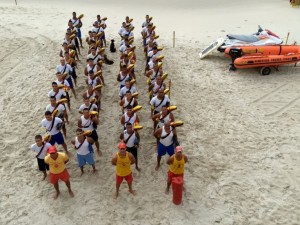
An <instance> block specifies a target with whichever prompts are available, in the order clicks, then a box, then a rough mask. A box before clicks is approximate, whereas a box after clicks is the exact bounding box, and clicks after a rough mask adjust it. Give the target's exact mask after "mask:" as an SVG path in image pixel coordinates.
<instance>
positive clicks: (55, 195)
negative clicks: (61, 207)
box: [53, 192, 59, 200]
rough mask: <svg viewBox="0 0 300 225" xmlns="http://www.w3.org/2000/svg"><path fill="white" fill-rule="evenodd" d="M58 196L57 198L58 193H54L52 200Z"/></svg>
mask: <svg viewBox="0 0 300 225" xmlns="http://www.w3.org/2000/svg"><path fill="white" fill-rule="evenodd" d="M58 196H59V192H56V193H55V194H54V196H53V199H54V200H56V199H57V198H58Z"/></svg>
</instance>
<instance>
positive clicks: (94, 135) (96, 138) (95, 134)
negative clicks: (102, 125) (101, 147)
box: [90, 130, 98, 141]
mask: <svg viewBox="0 0 300 225" xmlns="http://www.w3.org/2000/svg"><path fill="white" fill-rule="evenodd" d="M90 137H91V138H93V140H94V141H98V134H97V132H96V130H93V131H92V133H91V135H90Z"/></svg>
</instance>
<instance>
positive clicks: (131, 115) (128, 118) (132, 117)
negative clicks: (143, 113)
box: [121, 105, 140, 130]
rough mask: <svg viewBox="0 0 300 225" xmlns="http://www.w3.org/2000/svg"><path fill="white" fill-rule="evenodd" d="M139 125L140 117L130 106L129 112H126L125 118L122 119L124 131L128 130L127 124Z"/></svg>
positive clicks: (128, 107)
mask: <svg viewBox="0 0 300 225" xmlns="http://www.w3.org/2000/svg"><path fill="white" fill-rule="evenodd" d="M135 122H136V123H139V122H140V120H139V117H138V115H137V114H136V113H135V112H134V111H133V110H132V106H131V105H129V106H127V112H125V113H124V114H123V116H122V117H121V124H122V125H123V126H124V130H125V129H126V125H127V123H131V124H134V123H135Z"/></svg>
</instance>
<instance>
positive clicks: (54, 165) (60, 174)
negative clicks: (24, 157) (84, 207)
mask: <svg viewBox="0 0 300 225" xmlns="http://www.w3.org/2000/svg"><path fill="white" fill-rule="evenodd" d="M48 153H49V154H48V155H47V156H46V157H45V163H46V164H48V165H49V168H50V183H51V184H53V186H54V188H55V190H56V193H55V195H54V199H57V197H58V196H59V193H60V192H59V186H58V181H59V180H62V181H63V182H65V184H66V186H67V188H68V192H69V195H70V196H71V197H74V193H73V191H72V189H71V183H70V175H69V173H68V170H67V168H66V165H65V164H66V163H67V162H69V157H68V156H67V154H65V153H62V152H57V149H56V147H55V146H51V147H50V148H49V149H48Z"/></svg>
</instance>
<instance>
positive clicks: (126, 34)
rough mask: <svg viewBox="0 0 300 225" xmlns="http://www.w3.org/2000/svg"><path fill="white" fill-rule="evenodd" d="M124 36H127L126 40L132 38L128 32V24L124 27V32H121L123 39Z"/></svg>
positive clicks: (131, 33) (130, 32) (131, 34)
mask: <svg viewBox="0 0 300 225" xmlns="http://www.w3.org/2000/svg"><path fill="white" fill-rule="evenodd" d="M125 36H128V38H129V37H133V36H134V34H133V32H132V31H131V30H130V26H129V25H128V24H127V25H126V26H125V31H123V33H122V38H124V37H125Z"/></svg>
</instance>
